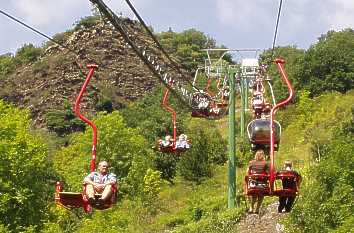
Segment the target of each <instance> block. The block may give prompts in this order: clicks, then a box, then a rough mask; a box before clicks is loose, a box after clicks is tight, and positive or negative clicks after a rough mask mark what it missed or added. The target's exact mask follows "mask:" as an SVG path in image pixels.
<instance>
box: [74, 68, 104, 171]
mask: <svg viewBox="0 0 354 233" xmlns="http://www.w3.org/2000/svg"><path fill="white" fill-rule="evenodd" d="M87 68H89V69H90V70H89V72H88V74H87V76H86V79H85V82H84V84H83V85H82V87H81V90H80V93H79V95H78V97H77V98H76V101H75V106H74V112H75V115H76V116H77V117H78V118H80V119H81V120H82V121H83V122H85V123H86V124H88V125H90V126H91V128H92V134H93V135H92V158H91V162H90V171H91V172H94V171H95V164H96V146H97V127H96V125H95V124H94V123H93V122H92V121H90V120H89V119H87V118H86V117H85V116H83V115H82V114H81V112H80V104H81V99H82V96H83V94H84V92H85V90H86V87H87V85H88V84H89V82H90V80H91V78H92V76H93V73H94V72H95V69H97V68H98V66H97V65H93V64H90V65H87Z"/></svg>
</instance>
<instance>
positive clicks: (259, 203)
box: [255, 196, 264, 213]
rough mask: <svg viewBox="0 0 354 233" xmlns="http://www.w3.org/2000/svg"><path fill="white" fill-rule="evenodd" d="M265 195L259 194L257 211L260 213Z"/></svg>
mask: <svg viewBox="0 0 354 233" xmlns="http://www.w3.org/2000/svg"><path fill="white" fill-rule="evenodd" d="M263 199H264V196H258V198H257V205H256V211H255V212H256V213H259V209H260V208H261V205H262V202H263Z"/></svg>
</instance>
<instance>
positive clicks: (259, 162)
mask: <svg viewBox="0 0 354 233" xmlns="http://www.w3.org/2000/svg"><path fill="white" fill-rule="evenodd" d="M246 173H247V174H248V175H252V174H268V173H269V165H268V163H267V162H266V160H265V155H264V151H263V150H257V152H256V154H255V159H254V160H251V161H250V162H249V164H248V168H247V172H246ZM249 182H250V183H249V186H250V188H259V189H264V188H266V187H267V186H268V183H267V182H266V181H260V180H252V179H251V180H250V181H249ZM263 199H264V196H263V195H257V196H256V195H253V196H251V197H250V202H251V206H250V209H249V213H255V214H258V213H259V209H260V208H261V205H262V202H263ZM255 205H256V208H255Z"/></svg>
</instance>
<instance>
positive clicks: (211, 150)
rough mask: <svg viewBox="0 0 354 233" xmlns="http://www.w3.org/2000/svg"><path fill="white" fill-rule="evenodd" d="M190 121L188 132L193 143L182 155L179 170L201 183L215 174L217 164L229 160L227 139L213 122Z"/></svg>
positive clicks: (187, 178) (186, 177) (187, 177)
mask: <svg viewBox="0 0 354 233" xmlns="http://www.w3.org/2000/svg"><path fill="white" fill-rule="evenodd" d="M188 121H189V123H188V125H187V127H186V133H188V138H189V139H190V140H191V142H192V145H191V148H190V149H189V150H187V151H186V152H185V153H183V154H182V155H181V159H180V162H179V164H178V171H179V173H180V174H181V176H182V177H183V178H185V179H186V180H191V181H195V182H197V183H200V182H201V181H202V180H203V179H204V178H206V177H211V176H212V175H213V166H214V165H215V164H223V163H224V162H225V161H226V160H227V157H226V141H225V140H224V139H222V137H221V135H220V133H219V132H218V130H217V128H216V127H215V125H214V123H213V122H211V121H207V120H204V119H188ZM201 125H202V126H203V127H201Z"/></svg>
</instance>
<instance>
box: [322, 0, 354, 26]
mask: <svg viewBox="0 0 354 233" xmlns="http://www.w3.org/2000/svg"><path fill="white" fill-rule="evenodd" d="M325 6H326V8H325V12H323V13H324V14H323V18H324V19H325V20H326V23H327V25H328V26H329V27H330V29H334V30H340V29H343V28H348V27H351V28H353V27H354V14H353V12H354V1H350V0H328V1H327V4H325Z"/></svg>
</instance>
